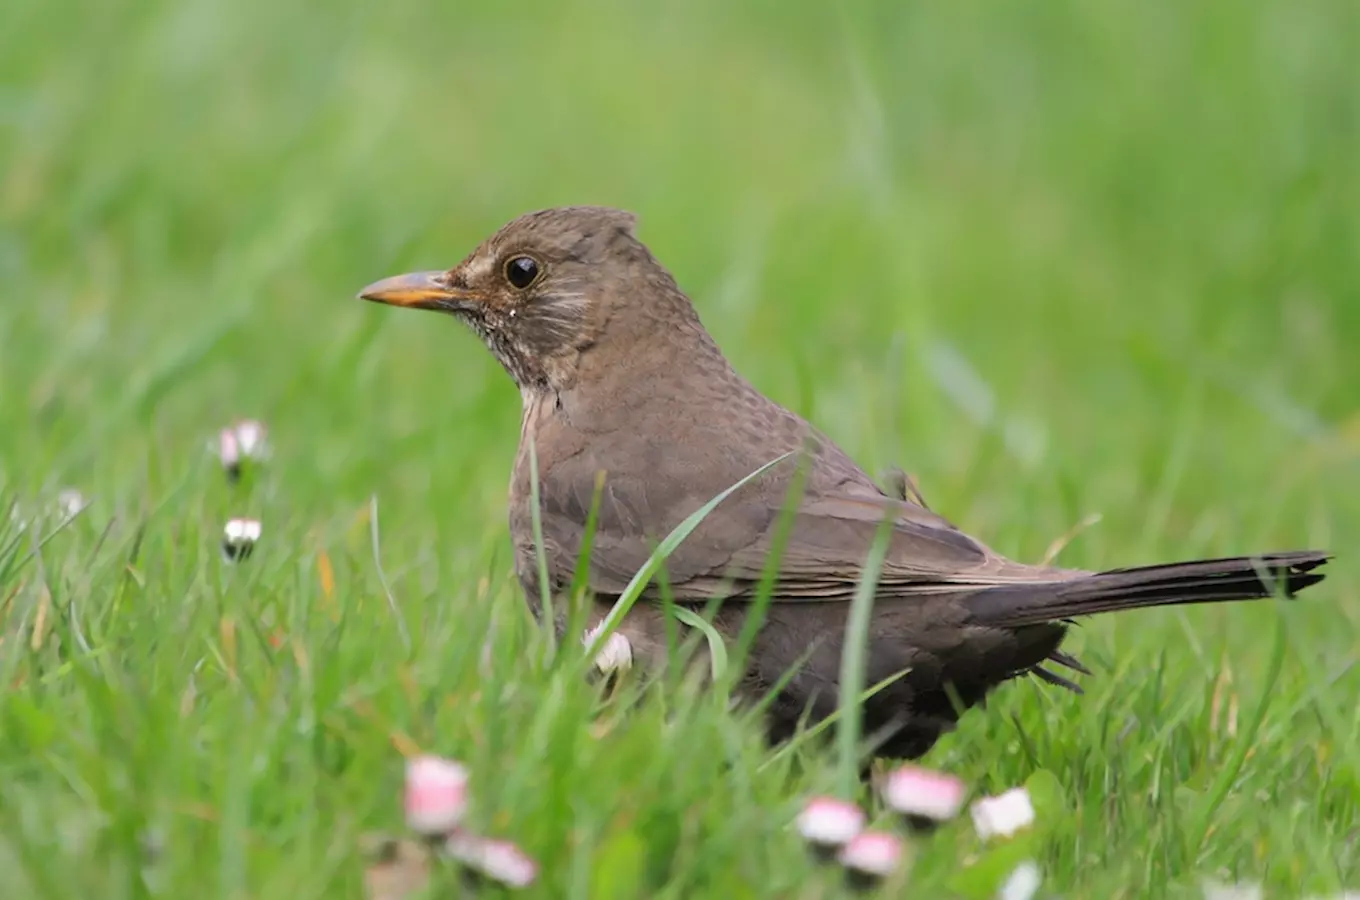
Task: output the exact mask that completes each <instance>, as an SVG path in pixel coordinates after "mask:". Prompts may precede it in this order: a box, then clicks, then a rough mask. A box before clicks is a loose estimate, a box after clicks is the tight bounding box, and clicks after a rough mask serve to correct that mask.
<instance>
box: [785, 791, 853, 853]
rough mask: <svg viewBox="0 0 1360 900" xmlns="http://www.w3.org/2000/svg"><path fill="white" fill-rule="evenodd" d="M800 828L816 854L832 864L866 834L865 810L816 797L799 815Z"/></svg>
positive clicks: (843, 802) (851, 804)
mask: <svg viewBox="0 0 1360 900" xmlns="http://www.w3.org/2000/svg"><path fill="white" fill-rule="evenodd" d="M796 824H797V826H798V833H799V834H800V835H802V837H803V840H805V841H807V843H808V846H809V847H811V848H812V852H813V853H814V854H816V856H817V857H818V858H819V859H821V860H823V861H828V860H830V859H832V858H834V856H835V854H836V851H837V850H839V849H840V848H842V847H844V846H845V845H846V844H847V843H849V842H850V840H851V839H852V838H853V837H854V836H855V835H857V834H859V833H860V832H861V831H863V830H864V810H862V809H860V808H859V807H858V806H856V805H855V804H853V803H847V802H845V801H844V800H837V799H836V798H835V797H814V798H812V799H811V800H809V801H808V802H807V805H806V806H804V807H803V811H802V812H801V813H799V814H798V820H797V823H796Z"/></svg>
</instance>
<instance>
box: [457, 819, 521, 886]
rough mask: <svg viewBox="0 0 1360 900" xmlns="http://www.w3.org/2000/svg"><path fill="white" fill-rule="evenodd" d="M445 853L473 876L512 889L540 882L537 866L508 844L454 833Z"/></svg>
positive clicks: (467, 834) (472, 835)
mask: <svg viewBox="0 0 1360 900" xmlns="http://www.w3.org/2000/svg"><path fill="white" fill-rule="evenodd" d="M444 852H445V853H446V854H448V856H449V857H450V858H451V859H454V860H456V861H457V862H459V863H461V864H462V865H463V866H464V868H466V869H467V870H468V871H469V872H471V873H472V874H474V875H477V876H480V877H481V878H484V879H487V880H488V881H494V882H496V883H497V884H501V885H504V886H506V887H512V888H525V887H528V886H529V885H531V884H533V883H534V881H535V880H536V879H537V878H538V863H536V862H534V860H533V859H532V858H531V857H530V856H529V855H528V854H527V853H525V852H524V851H523V850H521V849H520V848H519V847H516V846H515V845H514V844H512V843H510V842H509V841H498V840H494V839H492V838H484V837H480V836H478V835H475V834H469V833H468V832H466V831H462V830H457V831H454V832H452V833H451V834H450V835H449V836H448V838H447V839H446V840H445V841H444Z"/></svg>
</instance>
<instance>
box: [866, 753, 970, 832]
mask: <svg viewBox="0 0 1360 900" xmlns="http://www.w3.org/2000/svg"><path fill="white" fill-rule="evenodd" d="M963 795H964V784H963V781H962V780H961V779H958V778H955V777H954V776H953V775H946V774H945V773H943V772H934V771H931V770H930V769H923V768H921V767H920V766H902V767H901V768H899V769H896V770H895V771H893V772H892V773H891V774H889V775H888V780H887V782H886V783H885V784H884V786H883V799H884V800H885V801H886V802H887V804H888V806H889V807H890V808H892V810H893V811H894V812H897V813H901V814H902V815H903V816H905V817H906V820H907V824H908V825H910V826H911V827H912V828H915V829H918V830H922V831H924V830H928V829H930V828H934V827H935V826H936V825H938V824H939V823H941V822H945V821H948V820H949V819H952V818H954V817H955V816H957V815H958V814H959V810H960V809H962V808H963Z"/></svg>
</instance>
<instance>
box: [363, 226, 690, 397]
mask: <svg viewBox="0 0 1360 900" xmlns="http://www.w3.org/2000/svg"><path fill="white" fill-rule="evenodd" d="M636 221H637V220H636V217H635V216H633V214H632V213H628V212H624V211H622V210H617V209H608V208H605V207H596V206H576V207H563V208H559V209H547V210H542V211H540V212H534V213H528V214H527V215H523V216H520V217H519V218H517V219H515V220H514V221H512V222H510V223H509V224H508V225H505V226H504V227H503V228H501V229H500V230H499V231H497V232H496V233H495V234H493V235H492V236H491V237H489V238H487V239H486V240H485V241H483V242H482V244H481V246H479V247H478V248H477V249H476V250H474V251H473V252H472V253H471V254H470V255H469V256H468V257H467V258H466V259H464V260H463V261H462V262H461V263H459V264H458V265H456V266H454V267H453V268H452V269H449V270H447V271H442V272H416V273H413V274H410V275H398V276H395V277H393V278H387V279H384V280H382V281H379V282H377V283H375V284H371V285H369V286H368V287H366V288H364V289H363V291H361V292H360V293H359V296H360V297H361V298H362V299H364V300H372V301H375V302H378V303H387V304H391V305H393V306H408V307H413V308H415V309H433V310H439V311H441V312H447V313H452V314H453V315H454V316H456V317H458V318H459V319H462V320H463V321H464V322H466V323H467V324H468V325H469V326H471V328H472V329H473V330H474V331H476V332H477V334H479V335H480V336H481V337H482V339H483V340H484V341H485V342H486V344H487V346H488V347H489V348H490V349H491V352H492V353H493V354H495V356H496V358H497V359H498V360H499V361H500V363H501V365H502V366H504V367H505V370H506V371H507V372H509V373H510V376H511V377H512V378H514V379H515V382H516V383H517V384H518V385H519V386H520V388H521V389H523V390H529V391H533V390H562V389H565V388H568V387H570V386H571V385H572V384H573V383H574V381H575V380H576V377H577V375H578V369H579V365H580V357H581V354H582V353H584V352H586V351H587V350H589V349H590V348H591V347H593V346H594V345H595V344H596V343H597V342H599V341H600V340H601V339H602V338H604V337H605V336H606V335H607V334H621V333H626V332H630V331H634V330H636V329H635V328H634V327H630V324H629V323H630V322H632V323H633V324H634V325H636V324H637V323H638V321H639V320H640V319H641V320H649V319H655V318H656V316H655V314H656V313H659V312H662V309H660V308H654V309H652V310H650V313H651V315H648V314H646V313H647V312H648V311H647V310H645V309H641V307H646V306H648V305H651V306H653V307H664V308H665V309H666V311H667V313H668V315H667V318H674V317H675V316H676V314H677V313H678V314H680V316H681V318H685V317H686V311H687V317H688V318H690V319H692V320H693V321H694V323H695V324H697V318H695V317H694V314H693V310H692V309H691V308H690V307H689V302H688V300H686V299H685V297H684V295H683V294H681V293H680V292H679V290H678V289H677V288H676V287H675V282H674V281H673V280H672V279H671V277H670V275H669V274H668V273H667V272H666V271H665V269H663V268H662V267H661V266H660V265H659V264H658V263H657V262H656V260H654V259H653V258H652V256H651V254H650V253H649V252H648V251H647V248H646V247H644V246H643V245H642V244H641V243H640V242H639V241H638V239H637V237H636V236H635V234H634V228H635V225H636ZM645 298H661V299H659V300H655V299H652V300H648V299H645ZM620 311H623V315H619V314H618V313H619V312H620ZM638 312H642V313H644V314H643V315H641V316H639V315H637V313H638Z"/></svg>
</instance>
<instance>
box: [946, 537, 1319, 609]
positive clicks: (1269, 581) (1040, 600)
mask: <svg viewBox="0 0 1360 900" xmlns="http://www.w3.org/2000/svg"><path fill="white" fill-rule="evenodd" d="M1329 559H1331V555H1330V554H1328V553H1324V552H1320V551H1316V550H1299V551H1291V552H1285V553H1263V554H1261V555H1260V556H1239V557H1235V558H1232V559H1204V560H1199V561H1197V562H1182V563H1167V564H1165V565H1160V566H1141V567H1139V568H1136V569H1112V570H1110V571H1108V572H1097V573H1094V574H1091V575H1087V576H1085V577H1079V578H1073V579H1071V580H1066V581H1058V582H1052V581H1050V582H1046V583H1045V582H1036V583H1033V584H1013V585H1004V586H1001V587H995V588H989V589H987V590H985V591H980V592H979V593H977V594H974V595H973V596H971V597H970V598H969V599H968V601H967V604H968V609H969V612H971V613H972V620H973V621H974V622H975V623H977V624H979V625H992V626H998V627H1011V628H1014V627H1019V626H1022V625H1034V624H1037V623H1040V622H1053V621H1058V620H1062V619H1070V618H1074V617H1076V616H1089V615H1094V614H1096V613H1105V612H1116V611H1118V610H1121V609H1139V608H1142V607H1145V606H1173V605H1176V604H1181V603H1218V602H1222V601H1228V600H1255V599H1259V598H1262V597H1276V596H1281V597H1293V596H1294V595H1295V594H1296V593H1297V592H1299V591H1301V590H1303V589H1304V588H1306V587H1308V586H1309V585H1314V584H1317V583H1318V582H1319V581H1321V580H1322V579H1323V578H1324V577H1325V576H1324V575H1323V573H1321V572H1315V571H1313V570H1314V569H1316V568H1318V567H1319V566H1321V565H1322V564H1323V563H1325V562H1327V561H1328V560H1329Z"/></svg>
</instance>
